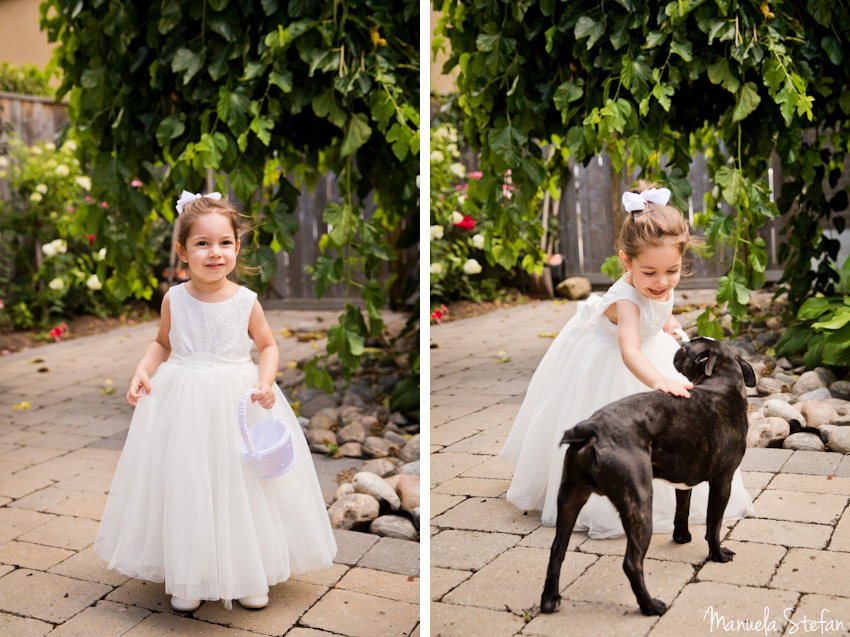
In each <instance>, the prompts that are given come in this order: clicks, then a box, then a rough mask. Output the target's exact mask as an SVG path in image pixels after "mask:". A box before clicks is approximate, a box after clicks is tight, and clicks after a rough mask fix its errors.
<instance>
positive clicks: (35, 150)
mask: <svg viewBox="0 0 850 637" xmlns="http://www.w3.org/2000/svg"><path fill="white" fill-rule="evenodd" d="M30 152H31V153H32V154H33V155H41V152H42V151H41V148H39V147H38V146H30Z"/></svg>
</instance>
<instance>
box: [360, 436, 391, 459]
mask: <svg viewBox="0 0 850 637" xmlns="http://www.w3.org/2000/svg"><path fill="white" fill-rule="evenodd" d="M362 446H363V453H364V454H365V455H366V457H368V458H385V457H386V456H389V455H390V454H394V453H398V445H394V444H393V443H391V442H389V441H387V440H384V439H383V438H378V436H367V437H366V440H365V441H364V442H363V445H362Z"/></svg>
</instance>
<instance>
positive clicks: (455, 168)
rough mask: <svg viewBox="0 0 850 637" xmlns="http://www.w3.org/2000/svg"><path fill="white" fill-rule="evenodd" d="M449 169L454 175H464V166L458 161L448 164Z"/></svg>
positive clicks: (461, 176)
mask: <svg viewBox="0 0 850 637" xmlns="http://www.w3.org/2000/svg"><path fill="white" fill-rule="evenodd" d="M449 170H451V171H452V172H453V173H454V174H455V175H457V176H458V177H460V178H461V179H463V177H464V176H465V175H466V166H464V165H463V164H461V163H460V162H455V163H453V164H452V165H451V166H449Z"/></svg>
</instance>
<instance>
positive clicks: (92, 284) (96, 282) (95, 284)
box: [86, 274, 103, 290]
mask: <svg viewBox="0 0 850 637" xmlns="http://www.w3.org/2000/svg"><path fill="white" fill-rule="evenodd" d="M86 287H87V288H88V289H89V290H100V289H101V288H103V285H101V283H100V279H98V278H97V275H96V274H92V275H91V276H90V277H89V278H88V280H87V281H86Z"/></svg>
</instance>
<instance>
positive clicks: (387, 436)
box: [381, 425, 407, 448]
mask: <svg viewBox="0 0 850 637" xmlns="http://www.w3.org/2000/svg"><path fill="white" fill-rule="evenodd" d="M381 437H382V438H383V439H384V440H388V441H390V442H391V443H393V444H394V445H398V446H399V447H402V448H404V445H406V444H407V438H406V437H405V436H403V435H402V434H400V433H398V432H397V431H392V430H390V429H389V425H387V429H385V430H384V433H382V434H381Z"/></svg>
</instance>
